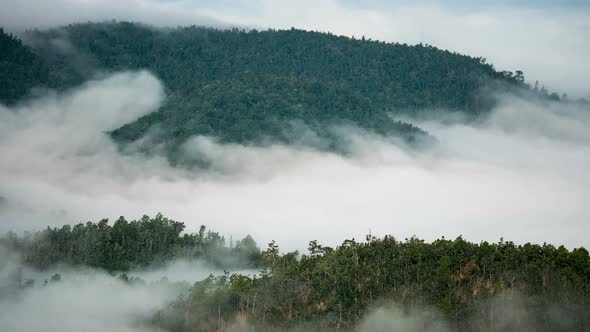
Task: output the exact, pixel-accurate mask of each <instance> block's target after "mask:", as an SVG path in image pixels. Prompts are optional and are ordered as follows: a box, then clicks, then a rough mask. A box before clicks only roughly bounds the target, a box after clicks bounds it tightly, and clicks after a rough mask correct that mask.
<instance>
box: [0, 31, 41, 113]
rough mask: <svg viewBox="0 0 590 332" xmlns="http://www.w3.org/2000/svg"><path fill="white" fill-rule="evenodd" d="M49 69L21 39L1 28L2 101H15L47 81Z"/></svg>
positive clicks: (0, 71)
mask: <svg viewBox="0 0 590 332" xmlns="http://www.w3.org/2000/svg"><path fill="white" fill-rule="evenodd" d="M47 77H48V69H47V67H46V66H45V64H44V62H43V60H41V58H39V57H38V56H37V55H35V54H33V53H32V52H31V50H30V49H29V47H27V46H25V45H23V43H22V42H21V41H20V39H18V38H16V37H15V36H13V35H11V34H8V33H5V32H4V30H3V29H2V28H0V102H4V103H13V102H16V101H17V100H18V99H19V98H21V97H23V96H25V95H26V94H27V93H29V91H30V90H31V88H34V87H37V86H43V85H45V84H46V83H47Z"/></svg>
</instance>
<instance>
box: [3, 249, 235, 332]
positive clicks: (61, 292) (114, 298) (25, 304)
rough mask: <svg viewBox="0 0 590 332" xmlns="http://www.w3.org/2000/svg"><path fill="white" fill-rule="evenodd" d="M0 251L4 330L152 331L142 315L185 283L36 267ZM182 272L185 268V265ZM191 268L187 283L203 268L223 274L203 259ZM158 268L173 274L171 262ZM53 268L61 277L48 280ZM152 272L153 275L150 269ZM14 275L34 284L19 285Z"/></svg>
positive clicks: (168, 299)
mask: <svg viewBox="0 0 590 332" xmlns="http://www.w3.org/2000/svg"><path fill="white" fill-rule="evenodd" d="M0 254H1V255H0V322H2V324H1V325H2V330H3V331H13V332H16V331H60V332H61V331H105V330H108V331H117V332H119V331H120V332H123V331H152V330H154V331H155V330H156V329H152V328H151V327H149V326H148V323H147V320H148V319H150V318H152V315H154V313H155V312H156V310H158V309H161V308H163V307H164V306H165V305H166V304H167V303H169V302H171V301H173V300H175V299H177V297H178V296H179V295H180V294H182V293H183V292H186V290H187V289H188V287H189V284H188V283H172V280H170V282H168V281H167V280H166V281H160V279H158V280H146V281H147V282H136V283H132V284H129V283H126V282H124V281H123V280H122V279H120V278H119V277H116V276H111V275H109V274H107V273H106V272H103V271H101V270H97V269H93V268H80V267H78V268H75V269H74V268H71V267H68V266H63V265H62V266H57V267H54V268H52V269H50V270H45V271H37V270H34V269H32V268H30V267H26V266H23V265H21V263H20V259H19V257H18V256H17V255H15V254H12V253H9V252H7V251H6V250H5V249H4V248H3V247H0ZM182 271H184V272H188V271H189V269H188V265H187V266H186V267H185V268H184V269H181V272H180V273H182ZM191 271H192V272H193V273H194V274H193V275H185V278H184V279H182V280H186V281H190V282H191V283H192V282H194V281H197V280H201V279H203V278H205V277H207V275H208V274H205V273H207V272H209V273H215V274H221V273H223V272H221V273H220V272H219V271H216V270H212V269H209V270H206V269H204V266H203V265H202V264H193V265H192V270H191ZM161 272H162V273H170V275H171V276H177V275H178V273H175V268H174V267H173V266H169V267H167V268H166V269H164V270H162V271H161ZM56 273H59V274H60V276H61V279H60V280H59V281H50V282H47V280H51V277H52V276H53V275H55V274H56ZM132 273H133V272H130V274H132ZM151 273H153V274H154V275H155V274H157V272H156V271H155V270H154V271H152V272H151ZM203 275H204V276H203ZM19 279H20V280H33V281H34V284H33V285H32V286H30V287H26V288H20V289H19V285H18V283H19V282H22V281H20V280H19Z"/></svg>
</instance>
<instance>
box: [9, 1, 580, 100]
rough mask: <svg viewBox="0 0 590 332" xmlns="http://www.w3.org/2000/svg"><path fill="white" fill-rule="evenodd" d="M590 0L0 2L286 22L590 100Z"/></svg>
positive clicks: (50, 21) (216, 21)
mask: <svg viewBox="0 0 590 332" xmlns="http://www.w3.org/2000/svg"><path fill="white" fill-rule="evenodd" d="M589 3H590V1H581V0H566V1H555V0H554V1H549V0H539V1H529V0H517V1H508V0H500V1H465V0H450V1H436V0H431V1H421V2H419V1H408V0H394V1H385V0H369V1H358V0H323V1H322V0H297V1H286V0H248V1H245V0H217V1H211V0H52V1H48V0H0V9H1V10H0V22H1V23H0V24H1V25H4V26H5V27H7V28H8V29H10V30H13V31H18V30H22V29H26V28H30V27H41V28H44V27H48V26H57V25H63V24H68V23H72V22H84V21H89V20H93V21H94V20H110V19H117V20H133V21H141V22H144V23H150V24H153V25H158V26H176V25H189V24H196V25H212V26H217V27H223V26H232V25H239V26H246V27H257V28H268V27H272V28H290V27H292V26H294V27H299V28H304V29H310V30H320V31H330V32H332V33H335V34H343V35H349V36H353V35H354V36H359V37H360V36H363V35H364V36H366V37H367V38H373V39H380V40H386V41H398V42H402V43H410V44H415V43H420V42H422V43H428V44H432V45H434V46H437V47H440V48H443V49H449V50H451V51H457V52H460V53H465V54H470V55H473V56H483V57H485V58H487V59H488V60H489V61H490V62H491V63H493V64H494V65H495V66H496V68H498V69H501V70H511V71H515V70H523V71H524V72H525V76H526V77H527V79H528V80H529V81H530V82H534V81H535V80H539V81H540V82H541V83H542V84H545V85H546V86H547V88H549V89H550V90H551V91H557V92H560V93H562V92H566V93H568V94H569V95H570V96H573V97H586V98H589V97H590V84H589V79H588V78H589V77H590V63H589V62H588V61H587V59H588V58H590V44H589V43H587V36H588V35H589V34H590V5H589Z"/></svg>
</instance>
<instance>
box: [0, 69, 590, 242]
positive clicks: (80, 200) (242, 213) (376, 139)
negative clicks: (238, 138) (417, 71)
mask: <svg viewBox="0 0 590 332" xmlns="http://www.w3.org/2000/svg"><path fill="white" fill-rule="evenodd" d="M164 98H165V96H164V93H163V86H162V84H161V83H160V82H159V81H158V79H157V78H156V77H154V76H153V75H151V74H150V73H148V72H144V71H140V72H123V73H117V74H114V75H111V76H108V77H102V78H97V79H95V80H92V81H90V82H87V83H86V84H84V85H82V86H80V87H77V88H74V89H72V90H69V91H66V92H64V93H55V92H45V93H41V94H40V95H38V96H37V97H35V98H32V99H31V100H28V101H26V102H23V103H21V104H19V105H17V106H14V107H10V108H9V107H6V106H2V107H1V109H0V156H1V157H0V196H1V197H2V201H1V202H2V203H1V204H0V231H2V232H6V231H9V230H12V231H17V232H21V231H24V230H35V229H40V228H44V227H46V226H48V225H49V226H59V225H62V224H66V223H70V224H71V223H77V222H80V221H87V220H100V219H102V218H105V217H108V218H111V219H114V218H117V217H119V216H121V215H122V216H125V217H126V218H139V217H141V216H142V215H144V214H148V215H154V214H156V213H157V212H162V213H163V214H164V215H166V216H168V217H169V218H173V219H176V220H179V221H182V222H184V223H185V224H186V225H187V229H186V231H188V232H194V231H196V230H198V228H199V226H200V225H206V226H207V227H208V228H210V229H214V230H215V231H218V232H220V233H221V234H223V235H225V236H226V238H229V237H230V236H232V237H233V238H235V239H239V238H242V237H243V236H245V235H246V234H251V235H252V236H253V237H254V239H255V240H256V241H257V242H258V243H259V245H260V246H261V247H264V246H265V244H266V243H268V242H270V241H271V240H276V241H277V243H278V244H279V245H280V246H281V250H294V249H299V250H303V251H304V250H305V249H306V248H307V243H308V242H309V241H310V240H313V239H317V240H319V241H320V243H323V244H327V245H337V244H338V243H340V242H341V241H342V240H344V239H346V238H356V239H363V238H364V236H365V235H366V234H367V233H371V234H373V235H377V236H382V235H387V234H391V235H394V236H395V237H397V238H405V237H410V236H412V235H416V236H418V237H420V238H424V239H426V240H434V239H436V238H440V237H441V236H445V237H447V238H454V237H456V236H459V235H463V236H464V237H465V238H467V239H469V240H471V241H482V240H487V241H493V242H496V241H498V240H499V239H500V238H502V237H503V238H505V239H507V240H512V241H515V242H517V243H524V242H528V241H531V242H536V243H543V242H545V241H550V242H552V243H555V244H564V245H566V246H568V247H578V246H588V245H589V243H588V239H587V237H586V236H585V234H587V233H588V231H590V226H589V225H588V223H587V220H588V217H589V215H590V213H589V212H588V210H587V208H586V201H585V198H586V197H589V195H590V177H589V176H588V172H587V169H588V167H590V153H589V152H590V151H589V147H590V135H589V134H588V132H587V130H586V128H588V124H590V116H589V114H590V113H588V111H587V110H584V109H580V107H579V106H576V104H573V103H552V102H538V101H533V100H527V98H525V97H522V96H518V95H502V96H499V98H500V102H499V104H498V106H497V107H496V109H495V110H493V112H492V114H491V115H490V116H489V117H487V118H486V119H485V120H483V121H480V122H477V123H467V122H464V121H447V122H441V121H434V120H431V121H427V120H421V121H416V120H414V124H416V125H418V126H420V127H422V128H424V129H426V130H427V131H428V132H429V133H430V134H432V135H433V136H435V137H436V138H437V139H438V141H439V144H436V145H434V146H432V147H431V148H428V149H426V150H415V149H411V148H406V147H404V146H403V145H400V144H398V143H397V141H396V140H395V139H392V138H387V137H383V136H377V135H374V134H371V133H368V132H364V131H362V130H360V129H358V128H344V127H336V128H333V130H334V132H339V133H341V135H342V137H343V139H346V142H347V150H348V153H347V154H346V155H341V154H335V153H330V152H321V151H320V150H317V149H314V148H313V147H310V146H309V145H281V144H274V145H273V144H271V145H265V146H255V145H239V144H220V143H219V142H217V141H216V139H215V138H213V137H194V138H192V139H191V140H189V141H188V142H187V143H186V144H185V146H184V149H183V150H184V151H185V153H186V154H187V155H189V156H190V155H198V156H199V157H200V158H205V159H206V160H207V161H208V162H209V163H210V165H211V167H210V168H208V169H206V170H200V171H194V170H193V171H191V170H187V169H183V168H174V167H171V166H170V165H169V163H168V161H167V159H166V158H164V157H161V156H159V155H158V154H156V155H154V156H150V157H147V156H145V155H142V154H139V153H133V151H126V152H125V153H122V152H120V150H119V149H118V147H117V146H116V145H115V143H113V142H112V141H111V140H110V138H109V136H108V135H107V134H106V133H107V132H108V131H109V130H113V129H115V128H117V127H118V126H120V125H123V124H124V123H127V122H129V121H132V120H133V119H136V118H137V117H140V116H142V115H144V114H147V113H149V112H152V111H154V110H156V109H157V108H158V106H159V105H161V104H162V103H163V102H164ZM434 113H436V110H434ZM442 123H446V124H442Z"/></svg>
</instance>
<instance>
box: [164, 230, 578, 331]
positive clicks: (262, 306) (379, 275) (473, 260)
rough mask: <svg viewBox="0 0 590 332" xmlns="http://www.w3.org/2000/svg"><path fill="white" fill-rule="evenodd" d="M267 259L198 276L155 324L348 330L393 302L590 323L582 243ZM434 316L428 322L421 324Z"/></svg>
mask: <svg viewBox="0 0 590 332" xmlns="http://www.w3.org/2000/svg"><path fill="white" fill-rule="evenodd" d="M263 257H264V263H265V270H263V271H262V273H261V275H259V276H257V277H249V276H243V275H237V274H236V275H231V276H229V275H226V276H221V277H210V278H208V279H206V280H203V281H201V282H197V283H195V285H194V286H193V288H192V291H191V292H190V293H189V294H187V295H186V296H184V297H181V298H180V299H178V300H177V301H176V302H174V303H172V304H171V305H170V306H169V307H168V308H165V309H163V310H161V311H160V312H159V313H158V314H157V315H156V316H155V317H154V320H153V323H154V324H156V325H159V326H160V327H164V328H166V329H167V330H170V331H213V330H217V329H223V328H224V326H232V325H233V326H241V327H245V326H249V327H250V328H252V330H259V329H270V330H272V329H276V328H280V329H285V328H298V329H301V330H311V329H320V328H321V329H334V330H338V329H350V328H354V327H355V326H356V325H357V324H358V323H359V322H361V321H363V319H365V318H366V315H367V313H369V312H370V311H371V310H372V309H375V308H376V307H378V306H379V305H383V304H386V303H388V302H394V303H398V304H400V305H402V306H405V308H412V307H413V308H418V310H428V308H432V307H434V308H436V310H438V311H440V313H441V316H442V317H438V318H436V319H439V320H440V321H441V322H444V324H443V325H444V326H446V327H447V328H449V330H463V331H536V330H542V331H589V330H590V316H589V315H588V310H589V309H590V258H589V256H588V251H587V250H586V249H583V248H579V249H574V250H573V251H568V250H567V249H566V248H564V247H559V248H556V247H554V246H552V245H547V244H544V245H542V246H540V245H534V244H529V243H527V244H525V245H515V244H514V243H512V242H504V241H501V242H500V243H487V242H482V243H481V244H475V243H470V242H467V241H465V240H463V239H462V238H457V239H456V240H454V241H450V240H445V239H441V240H437V241H434V242H433V243H426V242H424V241H422V240H418V239H416V238H411V239H406V240H405V241H402V242H400V241H396V240H395V239H394V238H392V237H385V238H383V239H376V238H372V237H369V238H368V242H364V243H359V242H356V241H354V240H347V241H344V242H343V244H342V245H341V246H339V247H337V248H336V249H331V248H327V247H322V246H321V245H319V244H318V243H317V242H316V241H312V242H311V243H310V246H309V254H308V255H303V256H299V255H298V253H296V252H295V253H287V254H284V255H280V254H279V252H278V247H277V246H276V245H275V244H274V243H271V244H270V245H269V248H268V249H267V250H266V251H264V252H263ZM434 323H435V322H434V321H429V320H425V321H424V322H423V324H424V330H426V329H427V328H428V326H429V324H431V325H436V324H434ZM387 326H388V327H387ZM392 326H395V322H391V321H390V322H389V325H385V328H386V329H384V330H383V331H385V330H387V329H390V328H392ZM399 326H401V327H400V328H401V329H402V330H404V329H403V325H399ZM431 331H438V329H432V330H431Z"/></svg>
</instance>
